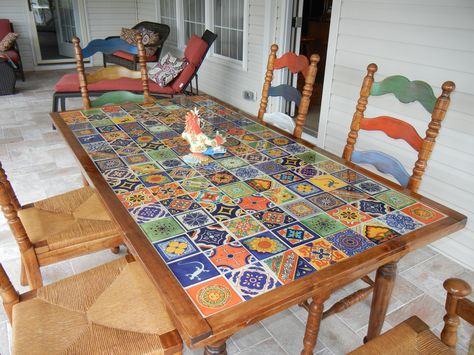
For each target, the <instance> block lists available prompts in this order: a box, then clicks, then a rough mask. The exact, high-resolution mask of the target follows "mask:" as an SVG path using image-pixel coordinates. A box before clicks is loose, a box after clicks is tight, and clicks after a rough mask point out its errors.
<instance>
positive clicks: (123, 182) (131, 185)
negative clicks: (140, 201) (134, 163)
mask: <svg viewBox="0 0 474 355" xmlns="http://www.w3.org/2000/svg"><path fill="white" fill-rule="evenodd" d="M107 181H108V183H109V185H110V187H111V188H112V190H114V192H115V193H122V192H130V191H136V190H141V189H143V188H144V187H145V186H144V185H143V184H142V182H141V181H140V180H138V179H137V178H136V177H133V178H129V179H109V180H107Z"/></svg>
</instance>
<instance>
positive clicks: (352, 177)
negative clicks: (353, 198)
mask: <svg viewBox="0 0 474 355" xmlns="http://www.w3.org/2000/svg"><path fill="white" fill-rule="evenodd" d="M332 175H333V176H335V177H337V178H338V179H340V180H342V181H344V182H347V183H348V184H356V183H358V182H361V181H363V180H366V179H367V177H366V176H365V175H362V174H360V173H358V172H357V171H354V170H352V169H344V170H341V171H338V172H335V173H333V174H332Z"/></svg>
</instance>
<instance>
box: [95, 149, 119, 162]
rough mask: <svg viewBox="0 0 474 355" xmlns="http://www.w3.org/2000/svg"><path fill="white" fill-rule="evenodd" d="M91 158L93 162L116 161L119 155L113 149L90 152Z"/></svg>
mask: <svg viewBox="0 0 474 355" xmlns="http://www.w3.org/2000/svg"><path fill="white" fill-rule="evenodd" d="M89 157H90V158H91V159H92V160H103V159H114V158H117V153H115V151H114V150H113V149H106V150H98V151H95V152H90V153H89Z"/></svg>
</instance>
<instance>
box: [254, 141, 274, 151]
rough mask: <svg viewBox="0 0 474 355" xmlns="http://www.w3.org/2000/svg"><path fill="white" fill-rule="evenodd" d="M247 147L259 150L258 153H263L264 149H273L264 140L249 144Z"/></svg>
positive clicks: (270, 144) (272, 146) (271, 145)
mask: <svg viewBox="0 0 474 355" xmlns="http://www.w3.org/2000/svg"><path fill="white" fill-rule="evenodd" d="M248 145H249V146H251V147H252V148H254V149H257V150H259V151H263V150H265V149H270V148H274V147H275V145H273V144H272V143H270V142H269V141H265V140H260V141H256V142H249V143H248Z"/></svg>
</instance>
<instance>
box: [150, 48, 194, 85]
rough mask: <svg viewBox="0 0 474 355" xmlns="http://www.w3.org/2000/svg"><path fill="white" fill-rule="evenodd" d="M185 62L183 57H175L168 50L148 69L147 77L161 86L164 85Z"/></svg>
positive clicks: (179, 71)
mask: <svg viewBox="0 0 474 355" xmlns="http://www.w3.org/2000/svg"><path fill="white" fill-rule="evenodd" d="M186 64H187V62H186V60H185V59H179V58H176V57H174V56H173V55H171V53H169V52H168V53H166V55H164V56H163V57H162V58H161V59H160V61H159V63H157V64H155V65H154V66H153V67H152V68H151V69H150V70H149V71H148V77H149V78H150V79H151V80H153V81H154V82H155V83H157V84H158V85H160V86H161V87H165V86H166V85H168V84H169V83H170V82H171V81H173V79H174V78H176V77H177V76H178V75H179V73H181V71H182V70H183V69H184V67H185V66H186Z"/></svg>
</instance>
